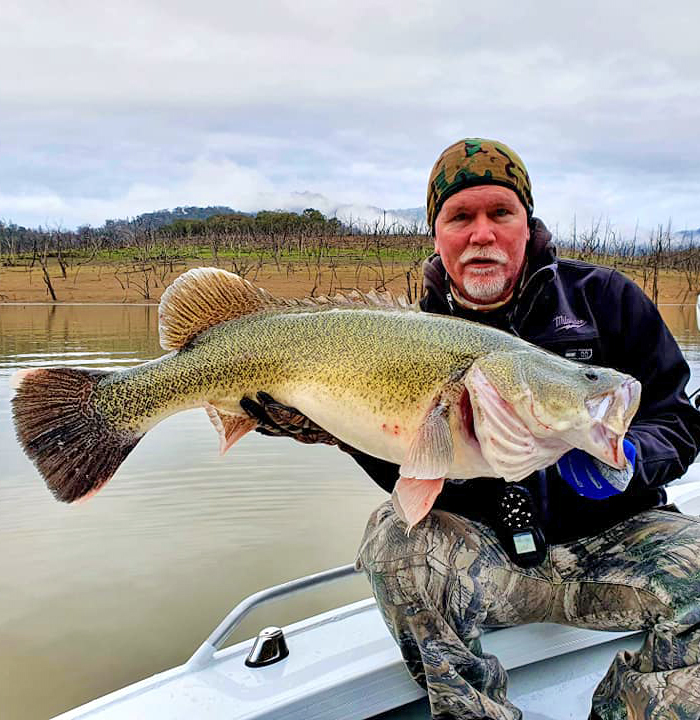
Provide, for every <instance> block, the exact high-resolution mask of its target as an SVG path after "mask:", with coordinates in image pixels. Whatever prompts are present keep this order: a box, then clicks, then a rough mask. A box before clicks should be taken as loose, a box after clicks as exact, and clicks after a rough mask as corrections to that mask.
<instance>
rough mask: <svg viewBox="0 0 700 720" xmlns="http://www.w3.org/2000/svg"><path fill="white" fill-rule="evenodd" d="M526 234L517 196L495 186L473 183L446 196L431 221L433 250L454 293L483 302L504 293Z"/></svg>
mask: <svg viewBox="0 0 700 720" xmlns="http://www.w3.org/2000/svg"><path fill="white" fill-rule="evenodd" d="M529 238H530V231H529V229H528V223H527V213H526V212H525V208H524V207H523V205H522V203H521V202H520V200H519V199H518V196H517V195H516V194H515V193H514V192H513V191H512V190H510V189H509V188H505V187H501V186H500V185H478V186H477V187H473V188H466V189H465V190H460V191H459V192H458V193H455V194H454V195H452V196H451V197H449V198H448V199H447V200H446V201H445V204H444V205H443V206H442V208H441V209H440V212H439V214H438V216H437V218H436V220H435V252H437V253H439V254H440V257H441V258H442V263H443V265H444V266H445V270H447V273H448V275H449V276H450V277H451V278H452V282H453V283H454V284H455V286H456V287H457V289H458V290H459V292H460V293H461V294H462V295H463V296H464V297H465V298H466V299H467V300H470V301H471V302H473V303H475V304H477V305H479V304H481V305H487V304H490V303H495V302H498V301H499V300H503V299H505V298H507V297H508V295H509V294H510V292H511V291H512V290H513V287H514V286H515V284H516V282H517V281H518V277H519V276H520V272H521V271H522V269H523V265H524V262H525V247H526V245H527V241H528V240H529Z"/></svg>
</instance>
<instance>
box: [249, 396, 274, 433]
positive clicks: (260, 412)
mask: <svg viewBox="0 0 700 720" xmlns="http://www.w3.org/2000/svg"><path fill="white" fill-rule="evenodd" d="M240 404H241V407H242V408H243V409H244V410H245V411H246V412H247V413H248V415H250V417H252V418H253V419H254V420H257V421H258V422H259V423H260V424H261V425H272V426H274V425H275V423H274V422H273V421H272V419H271V418H270V416H269V415H268V414H267V413H266V412H265V408H264V407H263V406H262V405H258V403H256V402H255V400H251V399H250V398H249V397H246V396H245V395H244V396H243V397H242V398H241V399H240Z"/></svg>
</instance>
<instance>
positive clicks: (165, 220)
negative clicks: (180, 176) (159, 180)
mask: <svg viewBox="0 0 700 720" xmlns="http://www.w3.org/2000/svg"><path fill="white" fill-rule="evenodd" d="M233 214H236V215H246V214H247V213H241V212H239V211H237V210H234V209H233V208H230V207H227V206H226V205H208V206H207V207H197V206H196V205H188V206H185V207H176V208H173V209H172V210H155V211H154V212H147V213H141V215H137V216H136V217H134V218H131V219H120V220H106V221H105V224H104V227H105V228H109V227H114V226H115V225H136V226H138V227H142V228H148V229H150V230H155V229H157V228H160V227H164V226H165V225H171V224H172V223H174V222H177V221H190V220H206V219H207V218H210V217H212V216H214V215H233Z"/></svg>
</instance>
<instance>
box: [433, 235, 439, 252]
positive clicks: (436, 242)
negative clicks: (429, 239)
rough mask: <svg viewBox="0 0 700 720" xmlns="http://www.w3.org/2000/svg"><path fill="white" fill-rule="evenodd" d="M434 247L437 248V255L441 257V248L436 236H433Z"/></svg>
mask: <svg viewBox="0 0 700 720" xmlns="http://www.w3.org/2000/svg"><path fill="white" fill-rule="evenodd" d="M433 247H434V248H435V254H436V255H439V254H440V248H439V247H438V241H437V237H436V236H435V235H433Z"/></svg>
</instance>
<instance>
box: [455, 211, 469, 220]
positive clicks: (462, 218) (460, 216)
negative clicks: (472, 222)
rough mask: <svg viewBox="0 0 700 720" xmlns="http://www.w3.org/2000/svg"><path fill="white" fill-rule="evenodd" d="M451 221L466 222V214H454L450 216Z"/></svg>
mask: <svg viewBox="0 0 700 720" xmlns="http://www.w3.org/2000/svg"><path fill="white" fill-rule="evenodd" d="M452 219H453V220H466V219H467V214H466V213H463V212H461V213H456V214H454V215H453V216H452Z"/></svg>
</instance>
